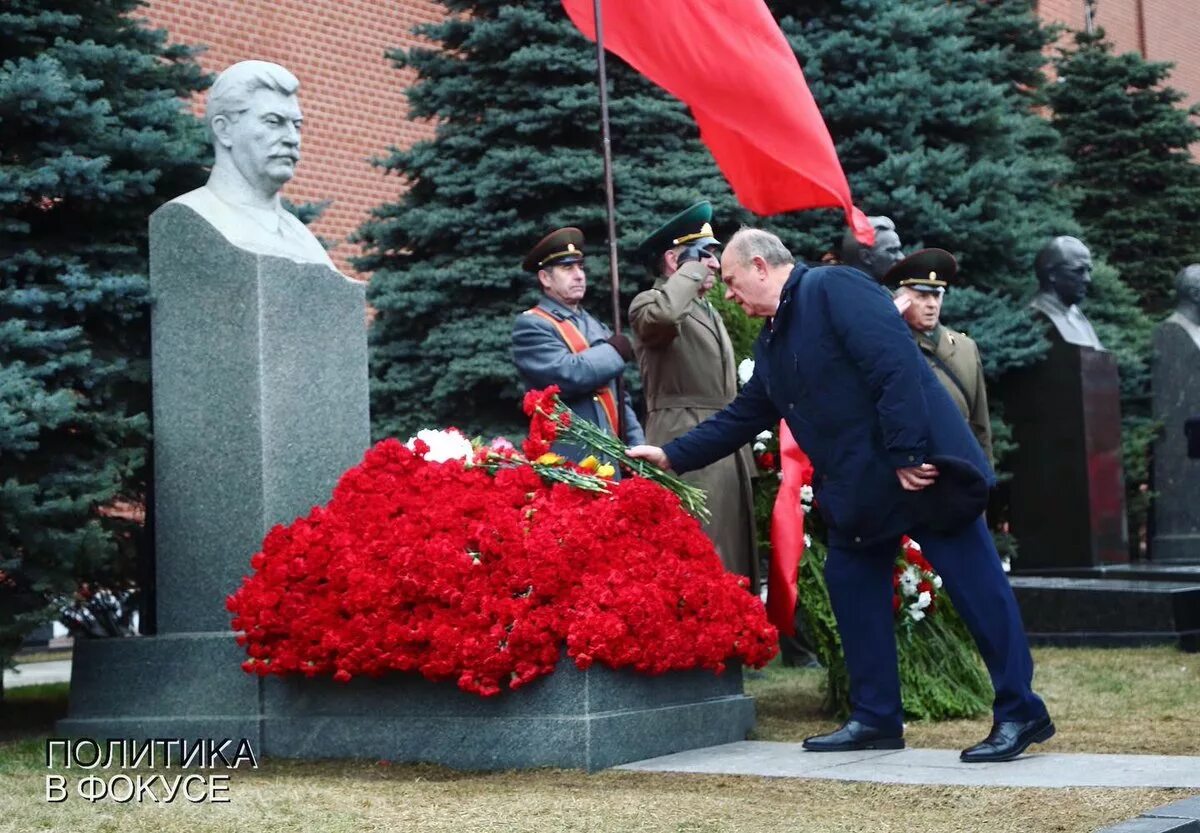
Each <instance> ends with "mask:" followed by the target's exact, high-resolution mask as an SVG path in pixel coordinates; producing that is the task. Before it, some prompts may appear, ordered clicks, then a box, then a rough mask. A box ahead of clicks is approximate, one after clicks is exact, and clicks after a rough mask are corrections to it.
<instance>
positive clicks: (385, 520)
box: [227, 392, 777, 696]
mask: <svg viewBox="0 0 1200 833" xmlns="http://www.w3.org/2000/svg"><path fill="white" fill-rule="evenodd" d="M526 404H527V407H528V408H529V410H530V413H531V416H533V417H534V419H533V423H532V424H531V430H530V436H529V439H528V440H527V441H526V442H525V443H524V445H523V446H522V448H521V450H518V449H516V448H515V447H514V446H513V445H512V444H511V443H507V442H505V441H502V440H497V441H493V442H492V443H489V444H484V443H482V442H480V441H471V440H469V439H467V438H466V437H465V436H464V435H463V434H461V433H460V432H457V431H453V430H449V431H432V432H420V433H418V435H417V436H416V437H414V438H412V439H411V440H409V442H408V443H407V444H405V443H401V442H399V441H397V440H394V439H389V440H384V441H383V442H381V443H379V444H377V445H376V446H374V447H373V448H372V449H370V450H369V451H368V452H367V454H366V456H365V458H364V459H363V461H362V463H360V464H359V465H358V466H356V467H354V468H352V469H351V470H349V471H348V472H346V473H345V474H344V475H343V476H342V478H341V480H340V481H339V482H338V484H337V487H336V488H335V490H334V493H333V497H332V499H331V500H330V502H329V503H328V504H327V505H325V506H319V507H314V508H313V510H312V511H311V512H310V513H309V514H308V515H307V516H306V517H303V518H299V519H297V520H296V521H294V522H293V523H291V524H289V525H287V526H276V527H275V528H274V529H272V530H271V531H270V533H268V535H267V537H266V539H265V540H264V541H263V548H262V551H261V552H259V553H258V554H256V555H255V556H254V557H253V558H252V559H251V561H250V564H251V566H252V568H253V570H254V573H253V575H251V576H249V577H247V578H246V579H245V580H244V581H243V584H242V586H241V587H240V588H239V589H238V590H237V591H236V592H235V593H234V594H232V595H231V596H230V597H229V599H228V600H227V606H228V608H229V610H230V612H231V613H232V614H233V628H234V630H237V631H241V632H242V633H241V634H240V635H239V637H238V641H239V643H240V644H242V645H243V646H245V648H246V652H247V654H248V655H249V658H248V659H247V660H246V662H245V663H244V664H243V668H244V669H245V670H246V671H248V672H251V673H257V674H297V673H299V674H305V675H308V676H313V675H318V674H329V675H332V676H333V677H334V678H335V679H337V680H341V681H346V680H349V679H350V678H351V677H353V676H357V675H363V674H365V675H370V676H379V675H382V674H386V673H388V672H391V671H416V672H419V673H421V674H422V675H424V676H425V677H426V678H428V679H430V680H455V681H457V684H458V686H459V687H460V688H462V689H464V690H466V691H471V692H475V693H477V694H480V695H484V696H488V695H495V694H498V693H499V692H501V691H502V690H503V689H505V688H509V689H515V688H519V687H521V686H523V685H525V684H527V683H529V682H531V681H533V680H535V679H537V678H539V677H541V676H543V675H545V674H549V673H550V672H551V671H553V669H554V667H555V665H556V664H557V662H558V660H559V657H560V655H561V654H562V652H563V651H564V649H565V651H566V654H567V656H569V657H571V658H572V659H573V660H574V661H575V664H576V666H577V667H579V668H581V669H582V668H587V667H588V666H589V665H591V663H593V662H601V663H603V664H605V665H607V666H609V667H612V668H626V667H628V668H632V669H634V670H637V671H640V672H643V673H648V674H659V673H663V672H666V671H672V670H684V669H692V668H708V669H711V670H713V671H716V672H720V671H721V670H723V669H724V667H725V663H726V662H728V661H729V660H731V659H738V660H740V661H742V662H744V663H746V664H748V665H751V666H761V665H764V664H765V663H766V662H767V661H768V660H770V658H771V657H772V656H774V654H775V652H776V650H777V647H776V642H777V635H776V632H775V628H773V627H772V626H771V625H770V624H769V623H768V622H767V621H766V616H765V613H764V610H763V606H762V602H761V601H760V600H759V599H758V598H757V597H755V596H753V595H751V594H750V593H748V592H747V591H746V589H745V580H744V579H742V578H740V577H738V576H734V575H732V574H729V573H726V572H725V571H724V568H723V567H722V565H721V561H720V558H719V556H718V555H717V553H716V551H715V550H714V549H713V546H712V543H711V542H710V541H709V540H708V538H707V537H706V536H705V535H704V533H703V530H702V529H701V527H700V524H699V522H698V521H697V520H696V519H695V518H694V517H692V516H691V515H689V514H688V513H687V512H685V511H683V509H682V507H681V503H680V497H679V496H677V494H675V493H672V492H671V491H669V490H668V489H665V488H663V487H662V486H660V485H659V484H658V483H654V482H651V481H650V480H648V479H645V478H642V477H630V478H626V479H625V480H622V481H620V482H614V481H613V480H612V479H611V477H612V475H613V474H614V473H615V472H614V471H613V470H612V468H611V466H609V467H606V466H605V464H603V463H601V462H599V459H598V458H592V459H590V460H588V459H585V460H584V461H583V462H582V463H580V464H578V465H575V464H571V463H568V462H567V461H565V460H563V459H562V458H561V457H558V456H557V455H554V454H552V452H550V451H549V445H550V443H551V442H553V441H554V439H555V438H556V437H559V436H569V437H571V438H577V437H578V436H579V433H578V432H572V431H570V430H569V424H565V423H570V424H575V425H578V423H581V422H582V420H575V421H574V422H573V423H572V422H571V421H570V415H569V412H567V413H566V415H563V414H562V413H560V412H559V411H560V409H559V407H558V406H559V405H560V404H561V403H557V398H556V397H554V396H553V394H552V393H547V392H542V393H539V394H538V395H537V396H533V399H532V400H530V399H527V403H526ZM562 410H565V409H562ZM606 448H607V447H606ZM599 450H600V451H601V452H602V453H607V452H606V449H599ZM683 494H684V495H686V494H688V493H687V492H686V491H685V492H683ZM692 498H693V499H695V498H696V496H695V495H693V496H692ZM692 505H693V506H702V503H700V504H697V503H694V502H693V504H692Z"/></svg>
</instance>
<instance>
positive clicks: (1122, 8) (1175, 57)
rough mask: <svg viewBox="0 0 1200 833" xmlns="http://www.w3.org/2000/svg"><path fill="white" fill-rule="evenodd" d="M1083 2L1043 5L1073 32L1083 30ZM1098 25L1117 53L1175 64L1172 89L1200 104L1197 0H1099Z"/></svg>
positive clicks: (1054, 0) (1044, 0) (1058, 0)
mask: <svg viewBox="0 0 1200 833" xmlns="http://www.w3.org/2000/svg"><path fill="white" fill-rule="evenodd" d="M1084 6H1085V3H1084V0H1040V2H1038V11H1039V12H1040V13H1041V15H1042V18H1043V19H1044V20H1047V21H1054V22H1058V23H1065V24H1066V25H1067V26H1069V27H1070V28H1071V29H1082V28H1083V26H1084ZM1095 10H1096V12H1095V14H1096V25H1098V26H1102V27H1104V31H1105V33H1106V34H1107V35H1108V37H1109V39H1110V40H1111V41H1112V42H1113V45H1114V46H1115V47H1116V50H1117V52H1143V54H1144V55H1145V57H1147V58H1149V59H1150V60H1152V61H1170V62H1172V63H1174V64H1175V70H1174V72H1173V73H1172V75H1171V78H1170V81H1169V83H1170V85H1171V86H1172V87H1175V88H1176V89H1178V90H1180V91H1181V92H1183V93H1184V94H1185V95H1186V96H1187V102H1186V103H1188V104H1195V103H1198V102H1200V46H1198V45H1200V2H1197V0H1097V2H1096V3H1095Z"/></svg>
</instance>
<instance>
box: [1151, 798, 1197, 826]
mask: <svg viewBox="0 0 1200 833" xmlns="http://www.w3.org/2000/svg"><path fill="white" fill-rule="evenodd" d="M1142 815H1143V816H1153V817H1161V818H1168V819H1191V820H1193V821H1197V822H1200V795H1194V796H1192V797H1191V798H1183V799H1180V800H1179V801H1172V802H1171V803H1170V804H1164V805H1163V806H1161V807H1155V808H1154V809H1153V810H1147V811H1146V812H1144V813H1142Z"/></svg>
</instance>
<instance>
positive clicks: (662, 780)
mask: <svg viewBox="0 0 1200 833" xmlns="http://www.w3.org/2000/svg"><path fill="white" fill-rule="evenodd" d="M1035 653H1036V659H1037V662H1038V677H1037V680H1036V683H1037V687H1038V689H1039V690H1040V691H1041V692H1042V694H1043V695H1044V696H1045V697H1046V700H1047V702H1048V703H1049V705H1050V708H1051V710H1052V712H1053V714H1054V716H1055V719H1056V721H1057V722H1058V725H1059V735H1058V736H1057V737H1056V738H1054V740H1053V741H1051V742H1050V743H1049V744H1046V745H1045V746H1044V747H1041V748H1045V749H1048V750H1054V751H1090V752H1138V753H1161V754H1194V755H1196V754H1200V655H1196V654H1182V653H1178V652H1176V651H1173V650H1170V649H1165V648H1145V649H1120V650H1092V649H1040V650H1038V651H1036V652H1035ZM821 677H822V672H820V671H812V670H803V669H789V668H783V667H778V666H772V667H771V668H768V669H767V670H766V671H765V672H764V673H763V674H762V675H761V676H756V677H753V678H751V679H748V681H747V689H748V690H749V691H750V692H751V693H752V694H754V695H755V696H756V697H757V698H758V706H759V728H758V730H757V734H756V737H759V738H762V739H769V740H795V739H798V738H800V737H803V736H804V735H805V734H807V733H810V732H812V731H821V730H823V729H825V728H827V727H828V726H830V725H832V721H830V720H828V719H826V718H823V717H822V715H821V712H820V704H821V691H820V688H821ZM7 698H8V699H7V700H6V702H5V704H4V712H3V715H2V716H0V833H8V831H13V833H16V832H17V831H20V833H29V832H30V831H61V832H62V833H74V832H75V831H88V833H93V831H94V832H96V833H106V832H107V831H113V833H117V832H118V831H119V832H120V833H138V831H147V833H149V831H155V833H158V831H161V833H194V831H200V830H203V831H205V833H209V832H210V831H212V832H213V833H222V832H223V831H247V830H253V831H255V833H276V831H278V833H291V831H296V833H341V831H346V833H350V832H351V831H353V833H372V831H393V830H394V831H405V833H408V832H409V831H438V832H440V831H445V832H446V833H451V831H454V833H458V831H529V833H557V831H588V832H589V833H591V831H646V832H647V833H649V832H650V831H653V832H654V833H659V832H660V831H661V832H662V833H708V832H709V831H711V832H712V833H725V831H733V832H734V833H740V831H746V832H747V833H749V832H750V831H776V830H778V831H789V833H827V832H828V833H851V832H852V831H853V833H858V832H859V831H869V833H876V831H879V833H890V832H891V831H896V833H901V832H902V833H913V831H919V833H951V831H989V832H990V831H996V832H997V833H1008V831H1012V833H1018V831H1019V832H1020V833H1033V832H1034V831H1038V832H1040V831H1061V832H1062V833H1088V831H1093V830H1096V829H1097V828H1100V827H1103V826H1105V825H1108V824H1115V823H1116V822H1119V821H1121V820H1123V819H1126V818H1130V817H1133V816H1136V815H1137V814H1138V813H1139V812H1141V811H1143V810H1146V809H1149V808H1151V807H1155V806H1158V805H1160V804H1165V803H1168V802H1170V801H1174V800H1177V799H1179V798H1183V797H1185V796H1186V795H1187V792H1186V791H1181V790H1143V789H1136V790H1118V789H1088V790H1081V789H1070V790H1039V789H1007V788H1004V789H1001V788H986V789H984V788H967V787H930V786H899V785H884V784H857V783H842V782H829V781H804V780H797V779H769V778H752V777H732V776H692V775H674V774H657V773H630V772H611V771H610V772H600V773H597V774H594V775H586V774H583V773H579V772H568V771H558V770H541V771H532V772H505V773H456V772H452V771H449V770H446V769H442V768H440V767H433V766H423V765H403V766H401V765H385V764H380V763H378V762H370V761H368V762H358V761H354V762H352V761H340V762H328V761H326V762H307V761H306V762H295V761H265V762H263V766H262V767H261V768H260V769H259V770H257V771H245V770H238V771H235V772H233V773H231V780H230V790H229V797H230V799H231V801H230V803H228V804H220V805H211V804H189V803H187V802H186V801H178V800H177V801H176V802H174V803H171V804H140V805H139V804H127V805H121V804H114V803H112V802H107V801H105V802H100V803H97V804H89V803H87V802H85V801H82V800H80V799H78V798H72V799H69V800H68V801H66V802H64V803H61V804H48V803H46V801H45V799H44V796H45V776H46V774H47V773H48V770H46V769H45V768H44V763H45V759H44V745H43V744H44V738H45V737H46V736H47V735H49V734H50V733H52V732H53V721H54V720H55V719H57V718H58V717H59V716H61V715H62V714H63V713H64V712H65V709H66V686H65V685H58V686H38V687H33V688H24V689H15V690H13V691H10V692H8V694H7ZM986 730H987V720H986V719H982V720H978V721H953V722H950V723H944V724H932V725H924V724H921V723H913V724H910V725H909V727H908V736H909V739H910V743H911V745H913V746H925V747H949V748H957V747H958V746H964V745H967V744H969V743H973V742H974V741H976V740H978V739H979V738H980V737H982V735H983V734H984V733H985V732H986ZM160 771H161V772H166V771H165V770H160ZM177 771H178V770H176V772H177ZM59 773H60V774H63V775H69V776H70V777H72V778H77V777H79V776H80V775H82V774H84V773H82V772H81V771H80V770H70V771H64V770H59Z"/></svg>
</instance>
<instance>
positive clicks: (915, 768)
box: [618, 741, 1200, 789]
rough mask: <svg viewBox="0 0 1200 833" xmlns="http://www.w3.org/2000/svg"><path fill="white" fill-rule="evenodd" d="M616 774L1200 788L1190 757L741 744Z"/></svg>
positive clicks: (1197, 761) (1197, 763) (1199, 770)
mask: <svg viewBox="0 0 1200 833" xmlns="http://www.w3.org/2000/svg"><path fill="white" fill-rule="evenodd" d="M1034 749H1035V750H1036V749H1037V747H1036V746H1035V747H1034ZM618 769H626V770H635V771H639V772H697V773H710V774H723V775H763V776H770V777H780V778H827V779H832V780H835V781H875V782H878V783H887V784H948V785H958V786H966V787H1182V788H1193V789H1200V757H1191V756H1185V755H1092V754H1069V753H1056V752H1034V753H1032V754H1026V755H1023V756H1021V757H1020V758H1017V759H1016V760H1015V761H1008V762H1005V763H998V764H964V763H962V762H961V761H959V760H958V750H957V749H955V750H949V749H899V750H893V751H886V750H881V751H869V752H805V751H804V750H803V749H802V748H801V747H800V744H798V743H775V742H770V741H741V742H740V743H730V744H725V745H723V746H710V747H708V748H706V749H693V750H691V751H689V752H679V753H677V754H674V755H664V756H663V757H661V758H652V759H650V760H646V761H637V762H635V763H631V764H625V765H624V766H621V767H618Z"/></svg>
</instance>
